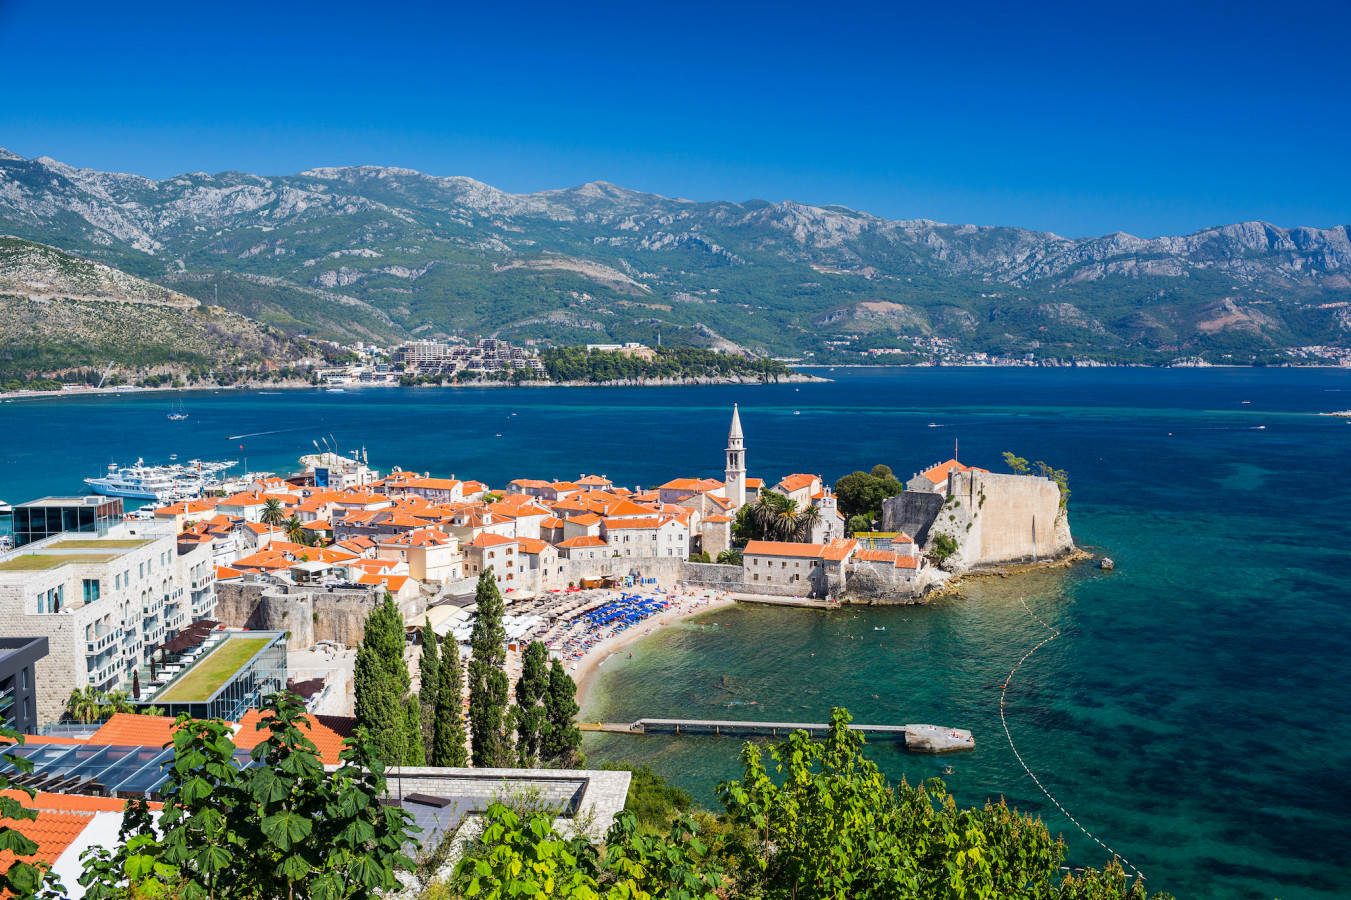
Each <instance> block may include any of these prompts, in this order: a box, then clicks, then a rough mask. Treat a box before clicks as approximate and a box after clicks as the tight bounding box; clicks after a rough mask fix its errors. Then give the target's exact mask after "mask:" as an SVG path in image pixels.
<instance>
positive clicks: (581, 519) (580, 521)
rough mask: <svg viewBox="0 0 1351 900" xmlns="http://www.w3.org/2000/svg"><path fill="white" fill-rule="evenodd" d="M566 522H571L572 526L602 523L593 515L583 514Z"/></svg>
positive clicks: (598, 517) (599, 518)
mask: <svg viewBox="0 0 1351 900" xmlns="http://www.w3.org/2000/svg"><path fill="white" fill-rule="evenodd" d="M568 521H569V522H572V523H573V524H574V525H595V524H596V523H597V522H600V521H602V519H601V517H600V516H598V515H596V514H595V513H583V514H582V515H580V516H573V517H572V518H571V519H568Z"/></svg>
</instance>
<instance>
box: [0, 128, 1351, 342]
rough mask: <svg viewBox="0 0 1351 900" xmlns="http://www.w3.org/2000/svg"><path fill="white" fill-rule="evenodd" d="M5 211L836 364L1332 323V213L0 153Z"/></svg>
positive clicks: (630, 335) (615, 329)
mask: <svg viewBox="0 0 1351 900" xmlns="http://www.w3.org/2000/svg"><path fill="white" fill-rule="evenodd" d="M0 233H6V234H10V235H13V236H16V237H19V238H24V239H27V240H31V241H38V242H41V243H44V244H47V245H51V246H54V247H57V248H60V249H62V250H65V251H68V252H70V253H73V254H76V255H78V256H80V257H83V258H85V259H88V260H91V261H95V262H98V263H102V264H105V265H107V266H110V267H113V268H115V269H118V270H121V271H123V272H126V273H129V274H130V275H132V276H135V277H137V278H140V279H143V280H145V281H147V282H150V283H153V284H155V285H158V286H161V287H163V288H166V289H169V290H171V291H174V292H177V293H178V294H182V295H186V296H191V297H194V298H196V299H198V300H199V301H202V302H203V303H206V304H209V305H213V306H214V305H219V306H220V307H224V308H226V309H229V310H232V311H234V312H237V313H242V314H244V315H247V316H249V317H252V318H253V319H256V320H258V321H260V322H262V323H265V324H267V325H270V326H274V327H276V328H278V329H281V330H284V331H286V332H290V333H293V334H294V333H302V334H308V335H310V336H315V337H330V338H350V339H361V340H368V341H375V342H378V343H389V342H393V341H398V340H403V339H407V338H410V337H444V336H451V335H460V336H465V337H473V336H475V335H483V336H487V335H496V336H499V337H503V338H507V339H509V340H514V341H519V340H524V339H530V338H533V339H536V340H538V341H542V342H546V343H553V344H579V343H599V342H607V341H625V340H641V341H646V342H649V343H651V342H653V341H655V340H656V338H657V335H658V334H660V335H661V339H662V341H663V342H666V343H673V344H694V345H698V346H711V347H715V348H718V349H725V350H732V351H739V350H745V351H748V352H753V353H756V354H760V355H774V356H779V357H790V358H801V357H803V355H804V354H811V355H812V356H813V358H815V359H817V360H819V361H825V360H830V361H842V360H844V359H845V358H846V357H845V354H846V352H847V351H851V350H852V351H858V350H862V349H868V348H909V347H912V346H914V345H915V344H916V342H918V343H919V344H922V345H925V346H928V347H932V346H933V345H934V344H935V342H937V343H939V344H942V345H945V346H950V347H953V348H957V349H959V350H966V351H987V352H996V353H1005V352H1009V353H1019V354H1021V353H1023V352H1033V353H1035V354H1037V355H1042V356H1062V357H1064V356H1070V355H1086V356H1090V357H1097V358H1104V359H1115V360H1123V361H1124V360H1133V361H1146V362H1147V361H1156V362H1157V361H1162V360H1163V359H1166V358H1171V357H1174V356H1178V355H1182V354H1187V353H1191V354H1199V355H1209V356H1217V357H1225V356H1227V357H1229V358H1233V359H1234V361H1244V360H1251V359H1259V358H1262V357H1264V356H1270V355H1271V354H1272V353H1273V352H1274V351H1275V350H1277V349H1278V348H1281V347H1286V346H1296V345H1307V344H1323V345H1337V346H1343V345H1346V344H1347V343H1348V339H1351V236H1349V235H1348V229H1347V227H1345V226H1343V227H1336V228H1328V229H1318V228H1279V227H1277V226H1275V225H1271V224H1267V223H1263V222H1244V223H1239V224H1233V225H1223V226H1218V227H1214V228H1208V229H1205V230H1202V231H1199V232H1196V233H1195V234H1190V235H1185V236H1179V237H1159V238H1138V237H1134V236H1131V235H1127V234H1121V233H1117V234H1110V235H1106V236H1103V237H1097V238H1066V237H1062V236H1060V235H1056V234H1052V233H1049V232H1040V231H1031V230H1027V229H1023V228H1015V227H994V226H976V225H948V224H942V223H939V222H933V221H928V220H923V219H915V220H899V221H898V220H889V219H884V218H879V217H877V216H873V215H869V214H867V213H863V212H859V211H856V210H852V209H847V208H844V207H839V206H810V205H805V204H801V203H794V202H780V203H771V202H767V201H761V200H752V201H747V202H742V203H733V202H723V201H715V202H695V201H690V200H681V199H672V198H667V197H661V196H657V195H655V194H646V193H640V192H637V191H631V190H627V189H624V188H621V187H617V186H615V185H612V184H608V183H605V182H594V183H590V184H584V185H581V186H580V187H575V188H570V189H567V190H555V191H541V192H537V193H531V194H511V193H507V192H504V191H501V190H498V189H496V188H493V187H491V186H489V185H486V184H483V183H481V182H478V181H474V180H473V179H470V178H464V177H438V176H432V175H426V174H423V173H420V172H416V171H413V170H410V169H400V168H388V167H379V166H353V167H344V168H315V169H309V170H307V171H304V172H301V173H299V174H296V175H286V176H262V175H251V174H246V173H242V172H222V173H218V174H215V175H207V174H204V173H189V174H184V175H179V176H175V177H173V178H168V179H165V180H163V181H154V180H151V179H148V178H144V177H141V176H138V175H126V174H116V173H108V172H99V171H94V170H91V169H80V168H76V167H73V166H69V165H66V164H64V163H60V162H57V161H55V160H52V159H48V158H45V157H43V158H38V159H25V158H23V157H21V156H18V155H16V154H13V153H10V152H8V151H3V150H0Z"/></svg>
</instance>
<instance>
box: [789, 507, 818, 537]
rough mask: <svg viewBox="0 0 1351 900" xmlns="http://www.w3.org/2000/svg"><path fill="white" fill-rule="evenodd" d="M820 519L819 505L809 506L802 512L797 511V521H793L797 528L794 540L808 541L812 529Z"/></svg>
mask: <svg viewBox="0 0 1351 900" xmlns="http://www.w3.org/2000/svg"><path fill="white" fill-rule="evenodd" d="M820 521H821V508H820V507H817V506H809V507H807V508H806V509H804V510H803V511H802V512H800V513H798V516H797V522H796V523H795V524H796V526H797V529H798V533H797V536H796V537H795V538H794V540H798V541H810V540H811V539H812V529H813V528H815V527H816V524H817V523H818V522H820Z"/></svg>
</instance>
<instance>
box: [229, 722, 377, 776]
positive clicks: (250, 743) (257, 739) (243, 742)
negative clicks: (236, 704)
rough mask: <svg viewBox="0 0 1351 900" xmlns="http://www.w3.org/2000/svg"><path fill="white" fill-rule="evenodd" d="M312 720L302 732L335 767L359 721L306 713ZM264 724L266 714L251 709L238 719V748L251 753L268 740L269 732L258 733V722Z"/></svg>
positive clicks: (236, 742)
mask: <svg viewBox="0 0 1351 900" xmlns="http://www.w3.org/2000/svg"><path fill="white" fill-rule="evenodd" d="M305 715H306V718H308V719H309V724H308V725H307V726H304V725H302V726H301V729H300V730H301V731H303V732H304V733H305V736H306V737H307V738H309V739H310V740H311V741H313V742H314V746H316V747H318V748H319V757H320V758H321V759H322V760H323V761H324V764H325V765H329V766H335V765H337V764H338V763H340V762H341V761H342V760H340V759H339V758H338V754H340V753H341V752H342V742H343V739H344V738H346V737H348V736H349V735H351V733H352V726H353V725H354V724H355V722H356V720H355V719H351V720H348V717H346V716H315V715H310V714H309V713H306V714H305ZM263 721H264V715H263V711H262V710H259V709H251V710H249V711H248V712H246V713H245V714H244V718H242V719H240V720H239V728H237V729H236V730H235V734H234V737H233V738H232V740H234V742H235V746H236V747H240V748H242V749H244V750H252V749H253V748H254V747H256V746H258V745H259V744H261V743H262V742H263V741H264V740H266V739H267V730H266V729H263V730H262V731H260V730H258V725H259V723H261V722H263Z"/></svg>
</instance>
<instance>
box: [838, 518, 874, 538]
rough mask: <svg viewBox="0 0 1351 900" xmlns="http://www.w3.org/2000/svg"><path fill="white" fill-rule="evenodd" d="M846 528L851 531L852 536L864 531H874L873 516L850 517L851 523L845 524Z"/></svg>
mask: <svg viewBox="0 0 1351 900" xmlns="http://www.w3.org/2000/svg"><path fill="white" fill-rule="evenodd" d="M844 527H845V528H846V529H847V530H848V531H849V533H850V534H858V533H859V532H862V531H872V530H873V518H872V516H868V515H862V516H850V517H849V521H848V522H846V523H845V526H844Z"/></svg>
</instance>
